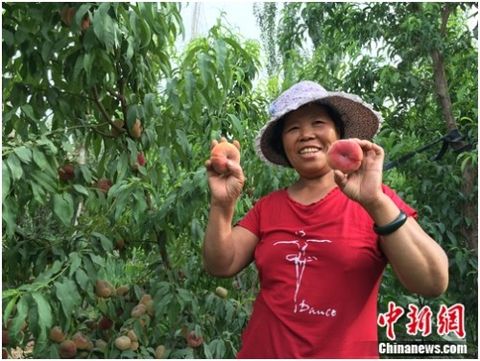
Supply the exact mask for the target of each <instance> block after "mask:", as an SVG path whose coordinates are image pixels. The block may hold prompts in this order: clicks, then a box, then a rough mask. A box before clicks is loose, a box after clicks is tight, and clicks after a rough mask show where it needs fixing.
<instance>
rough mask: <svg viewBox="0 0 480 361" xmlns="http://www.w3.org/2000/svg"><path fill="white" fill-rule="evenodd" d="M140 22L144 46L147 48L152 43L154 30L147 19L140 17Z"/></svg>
mask: <svg viewBox="0 0 480 361" xmlns="http://www.w3.org/2000/svg"><path fill="white" fill-rule="evenodd" d="M138 24H139V25H140V26H139V30H140V40H141V42H142V48H145V47H147V46H148V44H150V40H151V39H152V31H151V30H150V26H149V25H148V24H147V22H146V21H145V20H143V19H139V21H138Z"/></svg>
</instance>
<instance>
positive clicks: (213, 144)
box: [210, 139, 218, 150]
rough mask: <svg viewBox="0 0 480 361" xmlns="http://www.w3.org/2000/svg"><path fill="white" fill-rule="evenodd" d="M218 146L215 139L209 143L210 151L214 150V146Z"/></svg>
mask: <svg viewBox="0 0 480 361" xmlns="http://www.w3.org/2000/svg"><path fill="white" fill-rule="evenodd" d="M217 144H218V141H217V140H216V139H213V140H212V141H211V142H210V150H212V149H213V148H215V146H216V145H217Z"/></svg>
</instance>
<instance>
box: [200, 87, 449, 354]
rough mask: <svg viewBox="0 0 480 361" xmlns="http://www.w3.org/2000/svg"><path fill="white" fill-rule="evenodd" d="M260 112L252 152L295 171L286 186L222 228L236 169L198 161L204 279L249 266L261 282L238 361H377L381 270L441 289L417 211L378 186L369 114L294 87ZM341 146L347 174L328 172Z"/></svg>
mask: <svg viewBox="0 0 480 361" xmlns="http://www.w3.org/2000/svg"><path fill="white" fill-rule="evenodd" d="M270 113H271V118H270V120H269V121H268V122H267V124H266V125H265V126H264V127H263V128H262V129H261V131H260V133H259V135H258V137H257V142H256V144H257V152H258V154H259V156H260V157H261V158H262V159H263V160H265V161H267V162H268V163H272V164H277V165H282V166H289V167H293V168H294V169H295V170H296V171H297V173H298V175H299V177H298V180H297V181H296V182H295V183H294V184H292V185H291V186H289V187H288V188H286V189H281V190H278V191H275V192H272V193H271V194H269V195H267V196H265V197H263V198H261V199H260V200H259V201H258V202H257V203H256V204H255V206H254V207H253V208H252V209H251V210H250V211H249V212H248V213H247V214H246V216H245V217H244V218H243V219H242V220H241V221H240V222H239V223H238V224H236V225H234V226H233V227H232V219H233V213H234V208H235V202H236V200H237V199H238V197H239V196H240V193H241V190H242V187H243V184H244V175H243V172H242V168H241V166H240V165H239V164H236V163H234V162H229V163H228V169H229V175H228V176H220V175H219V174H217V173H215V171H214V170H213V169H212V167H211V161H210V160H209V161H207V162H206V167H207V173H208V181H209V187H210V190H211V208H210V215H209V220H208V225H207V229H206V234H205V240H204V254H203V256H204V264H205V268H206V270H207V271H208V272H210V273H211V274H212V275H215V276H220V277H230V276H233V275H235V274H237V273H238V272H240V271H241V270H242V269H243V268H244V267H246V266H247V265H248V264H249V263H250V262H251V261H253V260H254V261H255V264H256V266H257V268H258V271H259V278H260V286H261V287H260V293H259V295H258V296H257V299H256V301H255V304H254V309H253V313H252V316H251V319H250V321H249V323H248V325H247V328H246V330H245V331H244V333H243V336H242V347H241V349H240V351H239V353H238V355H237V357H239V358H362V357H368V358H371V357H378V351H377V324H376V320H377V309H376V303H377V296H378V288H379V285H380V282H381V276H382V273H383V270H384V269H385V266H386V264H387V262H389V263H390V264H391V265H392V268H393V270H394V271H395V274H396V275H397V277H398V278H399V280H400V281H401V283H402V284H403V285H404V286H405V287H406V288H407V289H408V290H409V291H411V292H414V293H417V294H420V295H423V296H429V297H435V296H438V295H440V294H441V293H442V292H444V291H445V289H446V287H447V284H448V260H447V257H446V255H445V253H444V251H443V250H442V249H441V247H440V246H439V245H438V244H437V243H436V242H435V241H434V240H433V239H432V238H430V236H428V235H427V234H426V233H425V232H424V231H423V229H422V228H421V227H420V226H419V224H418V223H417V222H416V220H415V218H416V212H415V211H414V210H413V209H412V208H410V207H409V206H408V205H407V204H405V203H404V202H403V201H402V200H401V199H400V198H399V197H398V196H397V195H396V193H395V192H394V191H393V190H391V189H390V188H388V187H387V186H385V185H383V184H382V167H383V159H384V152H383V149H382V148H381V147H379V146H378V145H376V144H374V143H372V142H371V141H370V139H371V138H372V137H373V136H374V135H375V134H376V132H377V130H378V127H379V124H380V121H381V116H380V115H379V114H378V113H377V112H375V111H373V110H372V109H371V107H370V106H369V105H367V104H365V103H364V102H363V101H362V100H361V99H360V98H358V97H356V96H354V95H350V94H346V93H333V92H328V91H326V90H325V89H324V88H323V87H321V86H320V85H318V84H316V83H313V82H310V81H302V82H300V83H298V84H296V85H294V86H293V87H291V88H290V89H288V90H287V91H285V92H284V93H282V94H281V95H280V96H279V97H278V99H277V100H276V101H274V102H273V103H272V106H271V108H270ZM340 138H352V140H353V141H355V142H357V143H358V144H359V145H360V146H361V148H362V150H363V153H364V157H363V160H362V164H361V167H360V169H359V170H357V171H355V172H354V173H352V174H350V175H346V174H343V173H342V172H340V171H338V170H332V169H331V168H330V167H329V165H328V163H327V159H326V153H327V151H328V149H329V148H330V147H331V145H332V144H333V143H334V142H335V141H336V140H338V139H340ZM214 144H215V141H214Z"/></svg>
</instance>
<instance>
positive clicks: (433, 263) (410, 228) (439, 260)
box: [335, 139, 448, 297]
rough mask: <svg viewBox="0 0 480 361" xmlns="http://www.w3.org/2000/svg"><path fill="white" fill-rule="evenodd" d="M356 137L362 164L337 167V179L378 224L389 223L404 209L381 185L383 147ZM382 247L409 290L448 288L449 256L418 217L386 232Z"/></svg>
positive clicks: (433, 292)
mask: <svg viewBox="0 0 480 361" xmlns="http://www.w3.org/2000/svg"><path fill="white" fill-rule="evenodd" d="M355 141H357V142H358V143H359V144H360V146H361V147H362V149H363V151H364V159H363V162H362V166H361V168H360V169H359V170H358V171H357V172H355V173H353V174H351V175H350V176H346V175H345V174H343V173H341V172H339V171H335V181H336V182H337V184H338V185H339V187H340V188H342V190H343V192H344V193H345V194H346V195H347V196H348V197H350V198H352V199H354V200H356V201H357V202H359V203H360V204H361V205H362V206H363V207H364V208H365V209H366V211H367V212H368V213H369V214H370V216H371V217H372V219H373V221H374V222H375V224H376V225H378V226H380V227H382V226H385V225H388V224H390V223H391V222H392V221H393V220H395V219H396V218H397V216H398V215H399V214H400V209H399V208H398V207H397V205H396V204H395V203H394V202H393V201H392V199H390V197H388V196H387V195H386V194H384V193H383V191H382V189H381V183H382V176H383V174H382V168H383V159H384V152H383V149H382V148H381V147H380V146H378V145H376V144H374V143H371V142H368V141H364V140H358V139H355ZM380 247H381V248H382V250H383V252H384V254H385V255H386V256H387V258H388V260H389V262H390V264H391V265H392V267H393V270H394V271H395V274H396V275H397V277H398V279H399V280H400V282H401V283H402V284H403V285H404V286H405V287H406V288H407V289H408V290H409V291H411V292H414V293H417V294H419V295H422V296H426V297H437V296H439V295H441V294H442V293H443V292H445V290H446V288H447V286H448V258H447V256H446V254H445V252H444V251H443V249H442V248H441V247H440V245H439V244H438V243H437V242H435V241H434V240H433V239H432V238H431V237H430V236H429V235H428V234H427V233H426V232H425V231H424V230H423V229H422V228H421V227H420V225H419V224H418V223H417V221H415V220H414V219H412V218H411V217H409V218H408V219H407V220H406V222H405V223H404V224H403V225H402V226H400V227H399V228H398V229H396V230H395V231H393V232H392V233H389V234H386V235H382V236H381V240H380Z"/></svg>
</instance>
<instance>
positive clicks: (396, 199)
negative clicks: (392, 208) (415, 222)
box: [382, 184, 418, 219]
mask: <svg viewBox="0 0 480 361" xmlns="http://www.w3.org/2000/svg"><path fill="white" fill-rule="evenodd" d="M382 188H383V193H385V194H386V195H387V196H389V197H390V198H391V199H392V201H393V202H394V203H395V204H396V205H397V207H398V208H400V209H401V210H402V211H403V212H405V214H406V215H407V216H409V217H413V218H415V219H417V218H418V214H417V211H416V210H415V209H413V208H412V207H410V206H409V205H408V204H407V203H405V202H404V201H403V199H402V198H400V197H399V196H398V194H397V193H395V191H394V190H393V189H391V188H390V187H388V186H386V185H385V184H384V185H383V186H382Z"/></svg>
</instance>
